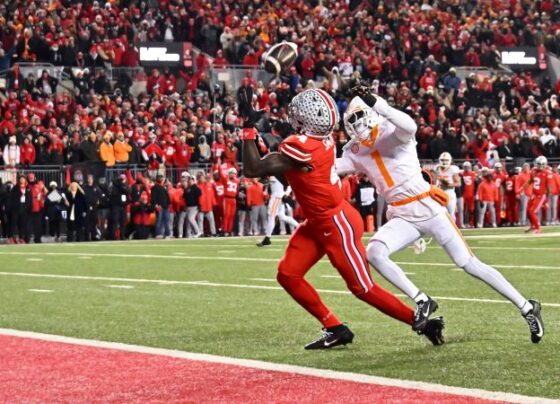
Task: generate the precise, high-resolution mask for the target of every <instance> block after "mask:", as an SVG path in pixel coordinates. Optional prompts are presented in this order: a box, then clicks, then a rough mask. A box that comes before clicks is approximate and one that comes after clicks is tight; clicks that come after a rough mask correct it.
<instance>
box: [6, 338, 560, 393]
mask: <svg viewBox="0 0 560 404" xmlns="http://www.w3.org/2000/svg"><path fill="white" fill-rule="evenodd" d="M0 334H1V335H7V336H13V337H20V338H31V339H36V340H41V341H48V342H56V343H63V344H72V345H79V346H87V347H95V348H103V349H112V350H119V351H124V352H135V353H143V354H149V355H159V356H166V357H170V358H177V359H186V360H191V361H202V362H210V363H218V364H223V365H232V366H242V367H247V368H251V369H259V370H267V371H275V372H284V373H291V374H298V375H305V376H314V377H321V378H326V379H332V380H345V381H350V382H356V383H367V384H374V385H382V386H391V387H399V388H403V389H416V390H422V391H427V392H431V393H444V394H452V395H459V396H468V397H476V398H482V399H488V400H503V401H508V402H512V403H536V402H538V403H543V404H548V403H557V402H558V401H556V400H551V399H547V398H541V397H529V396H523V395H519V394H513V393H507V392H495V391H487V390H481V389H469V388H464V387H454V386H445V385H442V384H435V383H426V382H418V381H413V380H401V379H390V378H387V377H379V376H370V375H364V374H359V373H351V372H340V371H335V370H327V369H314V368H309V367H303V366H296V365H287V364H280V363H272V362H264V361H257V360H250V359H238V358H230V357H226V356H218V355H209V354H200V353H192V352H184V351H178V350H172V349H163V348H153V347H146V346H140V345H131V344H124V343H119V342H107V341H98V340H90V339H82V338H73V337H65V336H60V335H51V334H41V333H36V332H30V331H19V330H11V329H3V328H0Z"/></svg>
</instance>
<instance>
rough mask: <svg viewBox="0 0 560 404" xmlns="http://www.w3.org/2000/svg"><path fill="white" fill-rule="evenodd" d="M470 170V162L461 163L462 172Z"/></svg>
mask: <svg viewBox="0 0 560 404" xmlns="http://www.w3.org/2000/svg"><path fill="white" fill-rule="evenodd" d="M471 169H472V164H471V162H470V161H465V162H464V163H463V170H469V171H470V170H471Z"/></svg>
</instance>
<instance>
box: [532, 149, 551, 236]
mask: <svg viewBox="0 0 560 404" xmlns="http://www.w3.org/2000/svg"><path fill="white" fill-rule="evenodd" d="M547 163H548V162H547V160H546V157H545V156H539V157H537V158H536V159H535V168H533V169H532V170H531V179H530V180H529V183H530V184H532V185H533V195H532V196H531V199H529V206H528V207H527V216H529V220H530V221H531V227H530V228H529V229H527V231H531V230H532V231H533V233H540V232H541V224H540V223H539V217H538V216H537V214H538V212H539V211H540V210H541V208H542V207H543V206H544V205H545V204H546V201H547V198H548V195H549V194H550V188H551V187H550V182H551V181H552V173H551V172H550V171H549V170H547V169H546V165H547Z"/></svg>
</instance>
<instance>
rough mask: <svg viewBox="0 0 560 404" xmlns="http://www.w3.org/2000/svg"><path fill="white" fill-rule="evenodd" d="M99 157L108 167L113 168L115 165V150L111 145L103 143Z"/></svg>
mask: <svg viewBox="0 0 560 404" xmlns="http://www.w3.org/2000/svg"><path fill="white" fill-rule="evenodd" d="M99 157H101V160H103V161H104V162H105V165H106V166H107V167H112V166H114V165H115V150H114V149H113V145H112V144H111V143H105V142H103V143H101V146H99Z"/></svg>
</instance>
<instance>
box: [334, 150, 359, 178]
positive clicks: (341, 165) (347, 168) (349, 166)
mask: <svg viewBox="0 0 560 404" xmlns="http://www.w3.org/2000/svg"><path fill="white" fill-rule="evenodd" d="M334 166H335V168H336V173H337V174H338V175H344V174H350V173H354V172H356V171H357V170H356V167H355V166H354V162H353V161H352V159H351V158H350V157H348V156H347V155H346V153H343V154H342V157H340V158H338V159H336V161H335V163H334Z"/></svg>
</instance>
